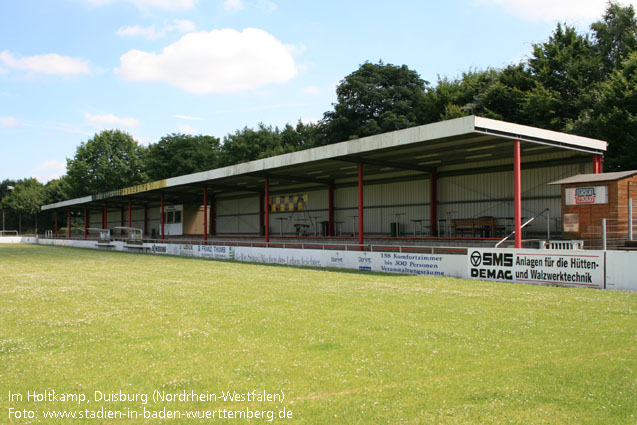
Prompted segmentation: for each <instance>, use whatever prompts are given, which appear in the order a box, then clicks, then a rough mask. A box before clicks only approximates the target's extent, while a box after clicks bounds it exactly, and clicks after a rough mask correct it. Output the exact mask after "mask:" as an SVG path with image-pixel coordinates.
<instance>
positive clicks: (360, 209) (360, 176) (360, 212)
mask: <svg viewBox="0 0 637 425" xmlns="http://www.w3.org/2000/svg"><path fill="white" fill-rule="evenodd" d="M364 239H365V235H364V234H363V164H358V245H359V247H358V250H359V251H363V240H364Z"/></svg>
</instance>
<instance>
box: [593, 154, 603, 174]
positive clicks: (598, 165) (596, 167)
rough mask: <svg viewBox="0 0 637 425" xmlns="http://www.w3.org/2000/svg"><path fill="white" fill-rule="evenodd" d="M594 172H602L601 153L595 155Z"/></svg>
mask: <svg viewBox="0 0 637 425" xmlns="http://www.w3.org/2000/svg"><path fill="white" fill-rule="evenodd" d="M593 173H595V174H601V173H602V156H601V155H593Z"/></svg>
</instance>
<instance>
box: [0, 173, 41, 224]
mask: <svg viewBox="0 0 637 425" xmlns="http://www.w3.org/2000/svg"><path fill="white" fill-rule="evenodd" d="M44 201H45V191H44V186H43V185H42V183H40V182H39V181H37V180H36V179H34V178H29V179H23V180H19V181H18V182H17V183H16V185H15V186H14V189H13V190H12V191H11V193H10V194H9V195H8V196H6V197H5V198H3V200H2V205H3V209H4V208H5V207H6V208H8V209H9V210H11V211H12V212H13V213H15V214H18V216H19V221H20V223H19V227H20V229H19V230H20V232H21V231H22V229H21V227H22V223H21V222H22V220H21V218H22V215H31V216H33V217H34V229H35V232H36V233H37V231H38V224H37V217H36V215H37V213H38V212H39V211H40V206H41V205H42V204H44Z"/></svg>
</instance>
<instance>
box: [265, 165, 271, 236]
mask: <svg viewBox="0 0 637 425" xmlns="http://www.w3.org/2000/svg"><path fill="white" fill-rule="evenodd" d="M269 242H270V179H269V178H268V177H266V178H265V243H266V244H267V243H269Z"/></svg>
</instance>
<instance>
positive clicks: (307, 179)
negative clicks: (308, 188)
mask: <svg viewBox="0 0 637 425" xmlns="http://www.w3.org/2000/svg"><path fill="white" fill-rule="evenodd" d="M258 175H259V177H270V178H273V179H277V180H289V181H293V182H294V181H297V182H301V183H316V184H324V185H328V184H331V183H332V181H331V180H326V179H317V178H314V177H302V176H290V175H287V174H272V173H263V174H258Z"/></svg>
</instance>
